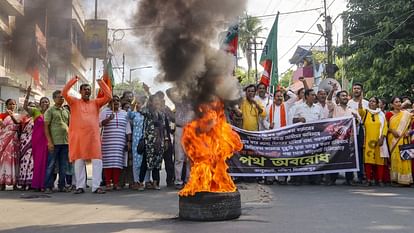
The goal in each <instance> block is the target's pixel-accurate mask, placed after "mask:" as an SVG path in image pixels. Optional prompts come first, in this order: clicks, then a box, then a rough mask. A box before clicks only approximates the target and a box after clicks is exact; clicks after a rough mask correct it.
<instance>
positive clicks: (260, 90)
mask: <svg viewBox="0 0 414 233" xmlns="http://www.w3.org/2000/svg"><path fill="white" fill-rule="evenodd" d="M256 92H257V95H256V96H255V97H254V100H255V101H256V102H258V103H260V104H261V106H263V107H264V108H265V109H266V108H267V106H270V105H272V103H273V101H272V98H271V96H269V94H267V86H266V85H265V84H263V83H259V84H258V85H257V91H256ZM266 129H267V127H266V122H265V119H263V118H262V119H260V121H259V131H261V130H266Z"/></svg>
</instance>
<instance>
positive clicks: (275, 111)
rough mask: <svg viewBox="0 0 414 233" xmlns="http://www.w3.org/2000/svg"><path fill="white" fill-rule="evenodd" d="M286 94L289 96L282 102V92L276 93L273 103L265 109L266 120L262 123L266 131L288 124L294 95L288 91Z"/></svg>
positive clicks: (294, 100) (294, 99) (294, 98)
mask: <svg viewBox="0 0 414 233" xmlns="http://www.w3.org/2000/svg"><path fill="white" fill-rule="evenodd" d="M286 94H287V95H288V96H289V99H288V100H287V101H286V102H283V93H282V91H276V92H275V94H274V99H273V103H272V104H271V105H268V106H267V107H266V119H265V121H264V124H265V127H266V129H276V128H280V127H283V126H286V125H288V124H290V123H289V118H290V117H289V112H290V109H291V107H292V106H293V105H294V104H295V102H296V95H295V94H294V93H293V92H292V91H288V92H287V93H286ZM282 112H283V114H284V115H283V116H282Z"/></svg>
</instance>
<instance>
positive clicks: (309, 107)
mask: <svg viewBox="0 0 414 233" xmlns="http://www.w3.org/2000/svg"><path fill="white" fill-rule="evenodd" d="M315 98H316V94H315V92H314V91H313V90H312V89H308V90H306V91H305V99H306V100H305V102H304V103H302V104H300V105H298V106H296V107H295V111H294V113H293V123H298V122H302V123H305V122H306V123H309V122H315V121H318V120H321V119H323V109H322V108H321V106H319V105H316V104H314V100H315Z"/></svg>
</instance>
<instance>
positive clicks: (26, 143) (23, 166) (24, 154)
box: [18, 117, 34, 186]
mask: <svg viewBox="0 0 414 233" xmlns="http://www.w3.org/2000/svg"><path fill="white" fill-rule="evenodd" d="M33 125H34V122H33V118H31V117H28V118H26V119H25V122H24V123H23V130H22V134H21V135H20V155H21V157H20V172H19V180H18V184H19V185H22V186H24V185H27V186H29V185H31V184H32V179H33V154H32V132H33Z"/></svg>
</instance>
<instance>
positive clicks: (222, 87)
mask: <svg viewBox="0 0 414 233" xmlns="http://www.w3.org/2000/svg"><path fill="white" fill-rule="evenodd" d="M245 5H246V1H245V0H209V1H207V0H168V1H165V0H142V1H140V2H139V3H138V11H137V13H136V20H135V22H134V23H135V26H144V27H150V28H151V29H152V30H150V31H146V34H145V35H142V34H140V33H139V31H138V32H137V35H138V36H141V37H142V38H143V39H144V40H146V41H149V42H151V44H152V46H153V49H154V51H155V53H156V54H157V59H158V63H159V66H160V70H161V74H160V75H159V77H158V78H160V79H161V81H165V82H170V83H173V84H174V85H175V86H176V87H177V88H178V89H179V90H180V92H181V93H180V94H181V96H183V97H184V98H187V99H191V100H192V103H193V104H194V107H197V106H198V105H199V104H201V103H205V102H208V101H211V100H212V99H213V98H214V96H218V97H220V98H221V99H222V100H225V101H228V100H236V99H238V98H240V94H239V87H238V82H237V79H236V78H234V77H232V71H233V68H234V58H233V57H232V56H230V55H228V54H226V53H225V52H223V51H222V50H219V49H218V47H219V45H218V35H219V33H220V32H221V31H223V30H226V29H227V27H228V26H229V25H230V24H231V23H234V22H235V21H236V20H237V17H238V16H239V15H242V13H243V10H244V8H245Z"/></svg>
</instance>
